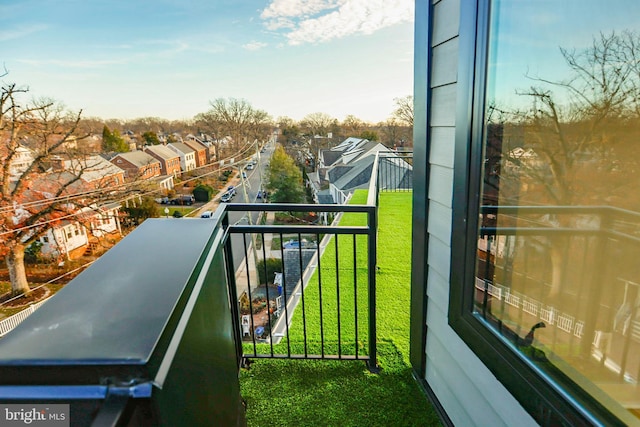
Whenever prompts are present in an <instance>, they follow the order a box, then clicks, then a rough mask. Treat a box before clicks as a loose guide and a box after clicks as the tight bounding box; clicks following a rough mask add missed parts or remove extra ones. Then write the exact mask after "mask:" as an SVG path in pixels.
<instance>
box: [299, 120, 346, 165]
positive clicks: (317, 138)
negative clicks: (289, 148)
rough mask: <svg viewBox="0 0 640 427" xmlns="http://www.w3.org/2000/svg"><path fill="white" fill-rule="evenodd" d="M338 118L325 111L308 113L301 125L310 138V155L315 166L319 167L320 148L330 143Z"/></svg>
mask: <svg viewBox="0 0 640 427" xmlns="http://www.w3.org/2000/svg"><path fill="white" fill-rule="evenodd" d="M336 123H337V120H336V119H335V118H333V117H331V116H330V115H328V114H325V113H311V114H307V115H306V116H305V117H304V118H303V119H302V120H301V121H300V127H301V128H302V129H303V131H304V133H305V134H306V135H307V137H308V138H309V146H310V150H309V151H310V153H309V154H310V155H311V157H312V158H313V164H314V166H313V168H314V170H316V169H317V168H318V154H319V152H320V149H322V148H325V147H328V146H329V144H330V142H331V141H330V138H329V133H330V132H331V131H332V129H333V128H334V126H335V125H336Z"/></svg>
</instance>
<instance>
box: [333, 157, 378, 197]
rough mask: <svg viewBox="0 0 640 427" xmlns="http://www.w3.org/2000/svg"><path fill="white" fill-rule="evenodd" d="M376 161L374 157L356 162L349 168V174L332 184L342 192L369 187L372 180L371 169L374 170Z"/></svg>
mask: <svg viewBox="0 0 640 427" xmlns="http://www.w3.org/2000/svg"><path fill="white" fill-rule="evenodd" d="M374 159H375V158H374V157H373V156H367V157H365V158H364V159H362V160H360V161H358V162H356V163H355V164H353V166H352V167H351V168H349V170H348V172H346V173H345V174H343V175H342V176H341V177H340V178H338V179H337V180H336V181H334V182H332V184H333V185H334V186H336V187H337V188H339V189H340V190H352V189H355V188H358V187H360V186H364V185H368V184H369V180H370V179H371V169H372V168H373V161H374Z"/></svg>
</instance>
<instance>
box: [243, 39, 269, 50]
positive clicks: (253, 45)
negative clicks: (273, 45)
mask: <svg viewBox="0 0 640 427" xmlns="http://www.w3.org/2000/svg"><path fill="white" fill-rule="evenodd" d="M265 46H267V44H266V43H262V42H257V41H252V42H251V43H247V44H245V45H243V46H242V47H243V48H245V49H247V50H259V49H262V48H263V47H265Z"/></svg>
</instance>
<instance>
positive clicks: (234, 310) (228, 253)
mask: <svg viewBox="0 0 640 427" xmlns="http://www.w3.org/2000/svg"><path fill="white" fill-rule="evenodd" d="M222 229H223V230H224V231H225V234H226V236H225V242H224V260H225V265H226V270H227V286H228V287H229V299H230V300H231V304H230V305H231V318H232V319H231V321H232V323H233V331H234V335H235V342H236V358H237V361H238V364H239V365H240V366H243V365H244V360H243V356H242V355H243V351H242V333H241V332H240V328H241V325H240V310H239V308H238V291H237V289H236V274H235V269H234V266H233V251H232V246H231V236H230V235H229V234H228V229H229V213H228V212H224V213H223V216H222ZM211 250H215V248H212V249H211Z"/></svg>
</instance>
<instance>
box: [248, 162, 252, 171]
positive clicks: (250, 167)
mask: <svg viewBox="0 0 640 427" xmlns="http://www.w3.org/2000/svg"><path fill="white" fill-rule="evenodd" d="M252 169H253V163H249V164H248V165H247V170H248V171H250V170H252Z"/></svg>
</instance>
